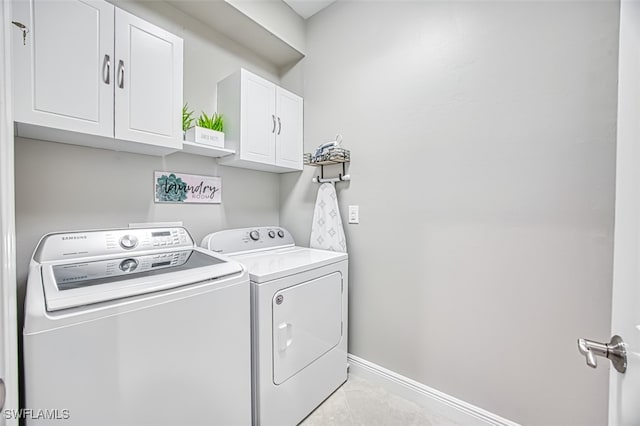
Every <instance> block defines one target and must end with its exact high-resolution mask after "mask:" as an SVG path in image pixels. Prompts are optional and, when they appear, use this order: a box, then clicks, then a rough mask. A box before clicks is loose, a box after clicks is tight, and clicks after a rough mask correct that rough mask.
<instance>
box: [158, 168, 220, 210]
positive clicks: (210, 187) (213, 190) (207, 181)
mask: <svg viewBox="0 0 640 426" xmlns="http://www.w3.org/2000/svg"><path fill="white" fill-rule="evenodd" d="M153 177H154V191H155V201H156V203H185V204H187V203H194V204H220V203H222V179H221V178H220V177H215V176H200V175H189V174H186V173H175V172H154V173H153Z"/></svg>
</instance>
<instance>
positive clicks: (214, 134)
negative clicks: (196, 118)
mask: <svg viewBox="0 0 640 426" xmlns="http://www.w3.org/2000/svg"><path fill="white" fill-rule="evenodd" d="M184 140H186V141H189V142H194V143H199V144H201V145H207V146H213V147H215V148H224V133H222V132H218V131H216V130H211V129H205V128H203V127H198V126H194V127H191V128H190V129H188V130H187V132H186V133H185V136H184Z"/></svg>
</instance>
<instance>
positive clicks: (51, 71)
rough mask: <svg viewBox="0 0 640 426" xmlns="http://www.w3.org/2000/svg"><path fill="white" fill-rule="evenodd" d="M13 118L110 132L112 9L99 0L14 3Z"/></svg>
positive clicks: (92, 131)
mask: <svg viewBox="0 0 640 426" xmlns="http://www.w3.org/2000/svg"><path fill="white" fill-rule="evenodd" d="M13 11H14V14H13V17H14V18H13V20H14V21H16V22H20V23H23V24H24V25H26V26H27V28H28V29H29V32H28V33H27V36H26V38H23V36H22V32H21V31H20V30H19V29H18V28H16V27H12V28H13V33H14V37H13V40H12V42H13V53H14V73H13V78H14V113H13V115H14V119H15V120H16V121H18V122H21V123H28V124H37V125H41V126H47V127H54V128H57V129H62V130H70V131H77V132H82V133H87V134H91V135H99V136H113V83H112V80H113V79H112V76H111V74H112V72H111V67H112V63H113V60H114V59H113V58H114V56H113V13H114V7H113V5H111V4H109V3H105V2H103V1H57V2H53V1H42V0H35V1H32V2H30V1H19V2H14V6H13Z"/></svg>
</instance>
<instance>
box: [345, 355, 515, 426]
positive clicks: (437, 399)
mask: <svg viewBox="0 0 640 426" xmlns="http://www.w3.org/2000/svg"><path fill="white" fill-rule="evenodd" d="M348 360H349V374H352V375H354V376H358V377H362V378H364V379H367V380H370V381H372V382H374V383H377V384H379V385H381V386H382V387H384V388H385V389H387V390H388V391H389V392H391V393H394V394H396V395H398V396H401V397H403V398H405V399H407V400H409V401H413V402H415V403H416V404H418V405H421V406H423V407H425V408H427V409H428V410H429V411H431V412H432V413H434V414H439V415H441V416H443V417H445V418H448V419H450V420H453V421H454V422H456V423H459V424H460V425H464V426H467V425H468V426H476V425H477V426H486V425H493V426H519V425H518V423H515V422H512V421H511V420H507V419H505V418H503V417H500V416H498V415H496V414H493V413H490V412H488V411H486V410H483V409H482V408H479V407H476V406H475V405H472V404H469V403H467V402H464V401H461V400H459V399H457V398H454V397H452V396H450V395H447V394H446V393H443V392H440V391H438V390H435V389H433V388H430V387H429V386H426V385H424V384H422V383H419V382H416V381H415V380H411V379H410V378H408V377H405V376H402V375H400V374H398V373H395V372H393V371H391V370H387V369H386V368H384V367H381V366H379V365H377V364H374V363H372V362H369V361H367V360H364V359H362V358H359V357H357V356H355V355H351V354H349V356H348Z"/></svg>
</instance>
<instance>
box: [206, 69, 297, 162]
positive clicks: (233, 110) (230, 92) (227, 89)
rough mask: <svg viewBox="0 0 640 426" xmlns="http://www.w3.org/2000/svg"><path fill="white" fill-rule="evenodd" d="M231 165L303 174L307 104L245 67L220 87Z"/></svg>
mask: <svg viewBox="0 0 640 426" xmlns="http://www.w3.org/2000/svg"><path fill="white" fill-rule="evenodd" d="M218 112H219V113H220V114H222V115H223V116H224V120H225V121H224V123H225V144H226V148H230V149H233V150H235V151H236V154H235V155H233V156H229V157H224V158H220V159H219V160H218V162H219V163H220V164H224V165H227V166H234V167H243V168H247V169H255V170H263V171H269V172H278V173H284V172H291V171H298V170H302V144H303V100H302V98H301V97H300V96H298V95H295V94H293V93H291V92H289V91H287V90H285V89H283V88H281V87H279V86H277V85H275V84H274V83H272V82H270V81H268V80H265V79H264V78H262V77H259V76H257V75H255V74H253V73H251V72H249V71H247V70H245V69H240V70H239V71H238V72H236V73H234V74H232V75H230V76H229V77H227V78H225V79H224V80H222V81H220V82H219V83H218Z"/></svg>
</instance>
